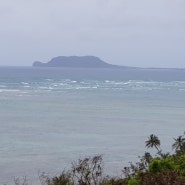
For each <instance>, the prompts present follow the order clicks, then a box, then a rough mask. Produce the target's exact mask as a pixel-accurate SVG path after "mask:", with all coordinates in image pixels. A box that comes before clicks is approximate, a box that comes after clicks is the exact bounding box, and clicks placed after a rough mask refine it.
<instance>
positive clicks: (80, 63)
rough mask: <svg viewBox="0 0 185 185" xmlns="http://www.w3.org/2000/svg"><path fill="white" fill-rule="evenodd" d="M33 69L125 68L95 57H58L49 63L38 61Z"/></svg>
mask: <svg viewBox="0 0 185 185" xmlns="http://www.w3.org/2000/svg"><path fill="white" fill-rule="evenodd" d="M32 66H33V67H67V68H120V67H121V68H123V67H124V66H118V65H112V64H108V63H106V62H104V61H103V60H101V59H100V58H98V57H95V56H58V57H55V58H53V59H51V60H50V61H49V62H47V63H42V62H39V61H36V62H34V63H33V65H32Z"/></svg>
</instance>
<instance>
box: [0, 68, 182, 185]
mask: <svg viewBox="0 0 185 185" xmlns="http://www.w3.org/2000/svg"><path fill="white" fill-rule="evenodd" d="M184 131H185V70H178V69H72V68H70V69H69V68H66V69H62V68H60V69H57V68H32V67H0V184H3V183H8V184H11V182H13V180H14V178H16V177H23V176H27V178H28V179H29V180H30V181H31V182H32V183H33V184H34V182H35V181H37V180H38V173H40V172H46V173H48V174H49V175H51V176H52V175H58V174H60V172H61V171H63V170H64V169H70V167H71V162H73V161H76V160H77V159H79V158H83V157H87V156H94V155H97V154H102V155H103V159H104V166H105V173H106V174H110V175H114V176H116V175H120V174H121V169H123V167H124V166H125V165H127V164H128V162H129V161H137V160H138V156H139V155H140V156H141V155H142V154H143V153H144V152H145V151H146V150H147V149H146V148H145V141H146V140H147V137H148V136H149V135H150V134H156V135H157V136H158V137H159V138H160V139H161V143H162V144H161V148H162V149H163V150H164V151H170V152H173V151H172V150H171V144H172V143H173V138H176V137H177V136H179V135H181V134H183V132H184ZM149 151H150V152H152V153H155V149H153V150H152V149H151V150H149Z"/></svg>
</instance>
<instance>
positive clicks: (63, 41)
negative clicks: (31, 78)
mask: <svg viewBox="0 0 185 185" xmlns="http://www.w3.org/2000/svg"><path fill="white" fill-rule="evenodd" d="M62 55H65V56H71V55H80V56H82V55H94V56H98V57H100V58H101V59H102V60H104V61H106V62H108V63H112V64H119V65H126V66H139V67H178V68H185V0H0V65H13V66H15V65H21V66H29V65H31V64H32V62H33V61H36V60H39V61H42V62H47V61H49V60H50V59H51V58H53V57H55V56H62Z"/></svg>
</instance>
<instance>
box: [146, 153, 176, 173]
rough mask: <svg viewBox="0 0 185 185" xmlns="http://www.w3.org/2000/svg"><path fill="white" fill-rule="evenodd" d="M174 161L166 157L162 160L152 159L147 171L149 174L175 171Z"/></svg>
mask: <svg viewBox="0 0 185 185" xmlns="http://www.w3.org/2000/svg"><path fill="white" fill-rule="evenodd" d="M175 168H176V167H175V161H174V159H173V158H172V157H167V158H164V159H157V158H156V159H154V160H153V161H152V162H151V164H150V166H149V170H150V172H154V173H156V172H161V171H164V170H175Z"/></svg>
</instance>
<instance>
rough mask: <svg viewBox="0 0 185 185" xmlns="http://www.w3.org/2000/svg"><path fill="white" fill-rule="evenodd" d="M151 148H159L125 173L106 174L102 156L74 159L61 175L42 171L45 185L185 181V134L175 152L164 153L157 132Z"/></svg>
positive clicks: (170, 184)
mask: <svg viewBox="0 0 185 185" xmlns="http://www.w3.org/2000/svg"><path fill="white" fill-rule="evenodd" d="M145 144H146V147H147V148H155V149H156V155H155V156H154V157H153V156H152V155H151V154H150V153H149V152H145V153H144V155H143V156H142V157H139V161H138V162H137V163H132V162H130V163H129V164H130V165H129V166H128V167H124V168H123V170H122V173H123V176H124V177H117V178H113V177H109V176H105V175H104V174H103V163H102V156H101V155H97V156H94V157H87V158H85V159H79V160H78V161H76V162H73V164H72V167H71V170H69V171H63V172H62V173H61V174H60V175H59V176H55V177H49V176H47V175H45V174H44V173H42V174H40V175H39V180H40V183H41V185H185V134H184V135H181V136H179V137H178V138H174V143H173V144H172V149H173V150H174V153H173V154H170V153H163V151H162V149H161V148H160V140H159V138H158V137H157V136H155V135H154V134H151V135H150V136H149V137H148V140H147V141H146V142H145ZM15 185H29V182H28V181H27V180H26V178H23V179H22V180H20V179H16V180H15Z"/></svg>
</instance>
